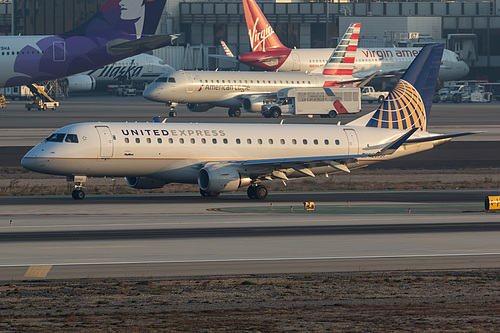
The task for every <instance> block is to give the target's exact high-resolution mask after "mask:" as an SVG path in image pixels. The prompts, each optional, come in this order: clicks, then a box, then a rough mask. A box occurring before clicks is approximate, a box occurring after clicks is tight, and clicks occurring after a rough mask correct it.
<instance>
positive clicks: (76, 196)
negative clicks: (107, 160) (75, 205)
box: [66, 176, 87, 200]
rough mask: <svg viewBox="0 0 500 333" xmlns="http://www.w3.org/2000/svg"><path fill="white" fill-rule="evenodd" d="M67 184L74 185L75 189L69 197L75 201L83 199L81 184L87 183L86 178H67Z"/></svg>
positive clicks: (83, 193)
mask: <svg viewBox="0 0 500 333" xmlns="http://www.w3.org/2000/svg"><path fill="white" fill-rule="evenodd" d="M66 180H67V181H68V182H74V183H75V189H74V190H73V192H71V196H72V197H73V199H75V200H82V199H83V198H85V192H84V191H83V190H82V188H83V183H85V182H86V181H87V176H68V177H67V178H66Z"/></svg>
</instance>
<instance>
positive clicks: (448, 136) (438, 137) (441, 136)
mask: <svg viewBox="0 0 500 333" xmlns="http://www.w3.org/2000/svg"><path fill="white" fill-rule="evenodd" d="M481 133H484V132H482V131H473V132H460V133H453V134H439V135H433V136H429V137H426V138H417V139H410V140H408V141H406V142H407V143H419V142H429V141H436V140H444V139H451V138H456V137H459V136H465V135H473V134H481Z"/></svg>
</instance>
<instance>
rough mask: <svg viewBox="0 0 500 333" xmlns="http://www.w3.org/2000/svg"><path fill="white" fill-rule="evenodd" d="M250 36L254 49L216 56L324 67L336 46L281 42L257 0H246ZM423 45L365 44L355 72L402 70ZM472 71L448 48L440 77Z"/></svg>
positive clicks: (269, 65) (265, 65)
mask: <svg viewBox="0 0 500 333" xmlns="http://www.w3.org/2000/svg"><path fill="white" fill-rule="evenodd" d="M243 9H244V11H245V19H246V22H247V29H248V36H249V38H250V46H251V49H252V52H250V53H244V54H240V55H239V56H237V57H235V56H234V55H233V54H232V53H231V51H230V50H229V48H228V47H227V45H225V43H224V45H223V46H222V47H223V49H224V51H225V53H226V56H222V55H217V56H215V57H217V58H222V59H229V60H233V61H239V62H241V63H243V64H245V65H248V66H250V67H253V68H254V69H258V70H265V71H280V72H292V71H297V72H311V71H313V70H315V69H317V68H321V67H322V66H323V65H324V64H325V62H326V60H327V59H328V58H329V56H330V54H331V53H332V51H333V49H331V48H316V49H291V48H288V47H286V46H285V45H283V44H282V43H281V41H280V40H279V38H278V36H277V35H276V33H275V32H274V30H273V28H272V27H271V25H270V24H269V22H268V21H267V19H266V17H265V16H264V13H262V11H261V10H260V8H259V6H258V5H257V3H256V2H255V0H243ZM419 51H420V48H362V47H358V50H357V51H356V60H355V62H354V72H353V75H354V76H355V77H358V78H363V77H367V76H370V75H371V74H373V73H376V72H378V71H379V73H378V76H382V75H384V76H385V75H394V74H398V73H399V74H401V73H402V72H403V71H404V70H405V69H406V68H408V66H409V65H410V63H411V62H412V61H413V59H415V56H416V55H417V54H418V52H419ZM468 73H469V66H467V64H466V63H465V62H464V61H462V60H460V58H459V57H458V55H457V54H456V53H454V52H452V51H450V50H446V49H445V50H444V52H443V58H442V65H441V67H440V70H439V76H438V78H439V80H441V81H447V80H458V79H461V78H463V77H464V76H465V75H467V74H468Z"/></svg>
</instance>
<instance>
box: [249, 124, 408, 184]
mask: <svg viewBox="0 0 500 333" xmlns="http://www.w3.org/2000/svg"><path fill="white" fill-rule="evenodd" d="M416 130H417V128H414V129H411V130H409V131H407V132H406V133H404V134H403V135H401V136H400V137H398V138H397V139H396V140H394V141H392V142H391V143H389V144H387V145H385V146H384V147H382V148H381V149H380V150H378V151H377V152H375V153H369V154H351V155H330V156H305V157H291V158H269V159H259V160H248V161H244V162H242V163H241V165H242V166H244V167H250V168H253V169H254V170H255V172H258V173H260V174H263V175H266V177H270V176H273V177H275V178H279V179H283V180H287V177H286V174H285V173H283V172H282V171H280V170H283V169H290V168H291V169H294V170H297V171H299V172H301V173H303V174H305V175H308V176H311V177H315V175H314V174H313V173H312V171H311V170H310V168H311V167H317V166H332V167H334V168H337V169H338V170H340V171H344V172H351V171H350V170H349V169H348V168H347V166H346V164H348V163H355V162H356V161H357V160H358V159H359V158H366V157H377V156H384V155H391V154H393V153H394V152H395V151H396V150H397V149H398V148H399V147H401V145H403V143H405V142H406V141H407V140H408V138H409V137H410V136H412V135H413V133H415V131H416ZM268 175H270V176H268Z"/></svg>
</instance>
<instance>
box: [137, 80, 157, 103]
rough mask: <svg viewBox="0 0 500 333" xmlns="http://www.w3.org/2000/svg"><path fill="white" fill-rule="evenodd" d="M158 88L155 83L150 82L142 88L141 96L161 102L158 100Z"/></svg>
mask: <svg viewBox="0 0 500 333" xmlns="http://www.w3.org/2000/svg"><path fill="white" fill-rule="evenodd" d="M160 90H161V89H160V88H159V87H158V85H156V84H150V85H149V86H147V87H146V89H144V92H143V93H142V96H143V97H144V98H145V99H148V100H150V101H153V102H161V100H160Z"/></svg>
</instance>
